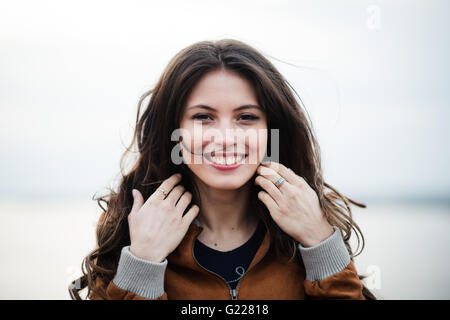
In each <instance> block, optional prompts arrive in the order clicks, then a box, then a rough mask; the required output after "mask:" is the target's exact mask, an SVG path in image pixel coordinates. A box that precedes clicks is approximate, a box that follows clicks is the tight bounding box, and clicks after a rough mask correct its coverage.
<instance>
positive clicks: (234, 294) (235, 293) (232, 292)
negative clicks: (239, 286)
mask: <svg viewBox="0 0 450 320" xmlns="http://www.w3.org/2000/svg"><path fill="white" fill-rule="evenodd" d="M230 295H231V300H237V290H236V289H230Z"/></svg>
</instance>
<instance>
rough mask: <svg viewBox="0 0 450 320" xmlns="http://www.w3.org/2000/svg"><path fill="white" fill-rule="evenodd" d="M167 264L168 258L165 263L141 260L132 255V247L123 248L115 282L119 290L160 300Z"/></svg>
mask: <svg viewBox="0 0 450 320" xmlns="http://www.w3.org/2000/svg"><path fill="white" fill-rule="evenodd" d="M167 263H168V261H167V258H166V259H164V261H163V262H151V261H148V260H144V259H140V258H138V257H136V256H135V255H133V254H132V253H131V251H130V246H126V247H123V248H122V252H121V254H120V259H119V265H118V267H117V272H116V275H115V276H114V279H113V282H114V284H115V285H116V286H118V287H119V288H121V289H124V290H127V291H130V292H133V293H135V294H137V295H139V296H141V297H144V298H147V299H156V298H159V297H161V296H162V295H163V294H164V273H165V271H166V267H167Z"/></svg>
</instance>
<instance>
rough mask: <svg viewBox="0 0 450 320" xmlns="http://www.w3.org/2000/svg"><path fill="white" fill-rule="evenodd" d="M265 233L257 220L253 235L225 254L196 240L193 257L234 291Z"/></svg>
mask: <svg viewBox="0 0 450 320" xmlns="http://www.w3.org/2000/svg"><path fill="white" fill-rule="evenodd" d="M265 233H266V227H265V225H264V223H263V222H262V220H259V223H258V227H257V228H256V231H255V233H254V234H253V236H252V237H251V238H250V239H249V240H248V241H247V242H246V243H244V244H243V245H241V246H240V247H238V248H236V249H233V250H231V251H225V252H223V251H218V250H214V249H212V248H210V247H208V246H206V245H205V244H203V243H202V242H200V241H199V240H198V239H196V241H195V243H194V255H195V258H196V259H197V261H198V263H200V265H202V266H203V267H204V268H206V269H208V270H210V271H212V272H214V273H217V274H218V275H220V276H221V277H222V278H224V279H225V280H226V281H227V283H228V284H229V286H230V287H231V288H232V289H236V286H237V283H238V282H239V280H240V279H241V278H242V276H243V275H244V273H245V272H246V271H247V268H248V266H249V265H250V263H251V262H252V260H253V258H254V257H255V254H256V251H257V250H258V248H259V246H260V245H261V242H262V240H263V239H264V235H265Z"/></svg>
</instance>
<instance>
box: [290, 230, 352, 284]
mask: <svg viewBox="0 0 450 320" xmlns="http://www.w3.org/2000/svg"><path fill="white" fill-rule="evenodd" d="M333 229H334V233H333V234H332V235H331V236H330V237H329V238H327V239H325V240H324V241H322V242H321V243H319V244H317V245H315V246H313V247H308V248H305V247H303V246H302V245H301V244H300V243H299V244H298V249H299V250H300V254H301V256H302V259H303V264H304V265H305V270H306V279H305V280H308V281H320V280H323V279H325V278H327V277H329V276H332V275H334V274H336V273H338V272H340V271H342V270H344V269H345V268H346V267H347V265H348V264H349V263H350V255H349V253H348V251H347V247H346V246H345V243H344V239H343V238H342V235H341V232H340V230H339V228H338V227H336V226H333Z"/></svg>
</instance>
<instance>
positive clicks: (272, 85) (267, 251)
mask: <svg viewBox="0 0 450 320" xmlns="http://www.w3.org/2000/svg"><path fill="white" fill-rule="evenodd" d="M150 94H151V98H150V100H149V103H148V105H147V108H146V109H145V110H144V111H143V113H142V115H140V109H141V105H142V102H143V100H144V99H145V98H146V97H147V96H148V95H150ZM273 133H274V134H273ZM135 142H137V147H138V158H137V159H136V161H135V162H134V166H133V167H132V168H131V170H130V171H129V172H128V173H126V174H123V177H122V180H121V183H120V186H119V188H118V190H117V192H116V191H114V190H111V192H110V194H109V195H107V196H104V197H100V198H97V201H98V203H99V205H100V202H101V201H103V202H105V203H106V204H107V208H106V209H105V208H103V207H102V206H101V205H100V206H101V207H102V209H103V211H104V212H103V214H102V216H101V218H100V221H99V224H98V227H97V242H98V247H97V248H96V249H95V250H93V251H92V252H91V253H90V254H89V255H88V256H87V257H86V258H85V259H84V261H83V274H84V275H83V277H82V278H80V279H78V280H77V281H74V282H73V285H72V288H71V290H70V292H71V295H72V298H77V299H79V298H80V297H79V295H78V293H77V291H78V289H80V288H83V287H85V286H87V287H88V293H87V297H89V298H90V299H309V298H312V299H374V298H375V297H374V296H373V295H372V294H371V293H370V292H369V291H368V290H367V289H366V288H365V287H364V285H363V284H362V282H361V278H362V277H361V276H358V274H357V271H356V269H355V267H354V265H353V257H354V256H355V255H353V253H352V248H351V247H350V245H349V238H350V234H351V232H352V230H353V231H355V232H356V234H357V236H358V243H359V240H360V236H361V238H362V241H363V246H362V248H363V247H364V238H363V237H362V233H361V231H360V229H359V227H358V226H357V224H356V223H355V222H354V221H353V220H352V215H351V209H350V202H351V203H353V204H355V205H358V206H360V207H365V205H364V204H359V203H357V202H355V201H353V200H351V199H349V198H346V197H345V196H343V195H342V194H340V193H339V192H338V191H337V190H336V189H334V188H333V187H331V186H330V185H328V184H327V183H325V182H324V180H323V177H322V171H321V161H320V149H319V147H318V144H317V141H316V138H315V137H314V134H313V130H312V126H311V125H310V124H309V122H308V120H307V118H306V117H305V114H304V112H303V111H302V109H301V106H300V104H299V102H297V100H296V99H295V97H294V95H293V93H292V91H291V90H290V86H288V82H287V81H286V80H285V79H284V78H283V76H282V75H281V74H280V73H279V72H278V71H277V70H276V69H275V67H274V66H273V65H272V64H271V63H270V62H269V61H268V60H267V59H266V58H265V57H264V56H263V55H262V54H261V53H259V52H258V51H257V50H255V49H254V48H252V47H250V46H249V45H247V44H245V43H242V42H240V41H236V40H229V39H226V40H220V41H215V42H213V41H202V42H198V43H195V44H193V45H191V46H189V47H187V48H185V49H183V50H182V51H180V52H179V53H178V54H177V55H176V56H175V57H174V58H173V59H172V60H171V61H170V63H169V64H168V66H167V68H166V69H165V71H164V72H163V74H162V76H161V77H160V79H159V81H158V82H157V84H156V86H155V88H154V89H153V90H151V91H149V92H147V94H145V95H144V96H143V97H142V98H141V100H140V102H139V108H138V114H137V118H136V128H135V133H134V137H133V141H132V142H131V146H130V148H128V149H127V152H126V153H125V154H124V156H125V155H127V154H128V153H129V152H130V151H131V147H132V146H133V145H134V144H135ZM268 151H271V158H270V159H269V160H270V161H267V160H268V159H264V155H267V153H268ZM123 160H124V157H123V158H122V161H123ZM263 160H266V161H263ZM177 174H178V175H177ZM326 188H328V189H330V190H331V192H328V193H326V192H325V189H326ZM340 202H342V203H343V204H342V203H340ZM359 235H360V236H359ZM361 250H362V249H361Z"/></svg>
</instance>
